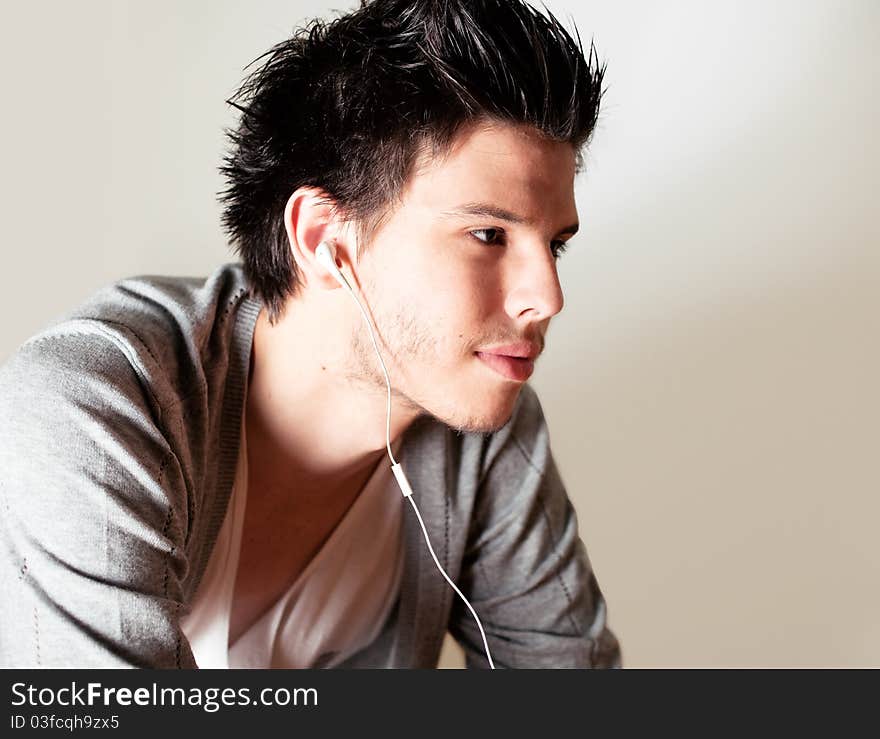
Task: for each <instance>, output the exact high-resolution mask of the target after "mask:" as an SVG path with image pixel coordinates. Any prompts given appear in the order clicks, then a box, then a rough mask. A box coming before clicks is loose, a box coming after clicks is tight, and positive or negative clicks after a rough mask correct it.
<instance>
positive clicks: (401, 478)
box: [339, 271, 495, 670]
mask: <svg viewBox="0 0 880 739" xmlns="http://www.w3.org/2000/svg"><path fill="white" fill-rule="evenodd" d="M339 276H340V277H341V278H342V280H341V284H342V285H343V287H345V289H346V290H347V291H348V294H349V295H351V297H352V298H354V301H355V303H357V306H358V308H360V311H361V315H362V316H363V317H364V323H366V324H367V330H368V331H369V333H370V339H371V341H372V342H373V349H375V350H376V356H377V357H379V364H380V365H382V372H383V373H384V375H385V384H386V386H387V388H388V406H387V413H386V417H385V444H386V446H387V448H388V456H389V457H390V458H391V469H392V470H393V472H394V476H395V478H397V483H398V485H400V489H401V492H403V496H404V497H405V498H408V499H409V502H410V504H411V505H412V507H413V510H414V511H415V512H416V517H417V518H418V519H419V525H420V526H421V527H422V533H423V534H424V536H425V543H426V544H427V545H428V551H429V552H430V553H431V557H432V558H433V560H434V564H435V565H437V569H438V570H440V574H441V575H443V577H444V578H445V579H446V582H448V583H449V585H450V586H451V587H452V589H453V590H454V591H455V592H456V593H458V595H459V597H460V598H461V599H462V600H463V601H464V604H465V605H466V606H467V607H468V609H469V610H470V612H471V614H472V615H473V617H474V620H475V621H476V622H477V627H478V628H479V629H480V636H482V637H483V648H484V649H485V650H486V658H487V659H488V660H489V667H490V668H491V669H493V670H494V669H495V663H494V662H493V661H492V653H491V652H490V651H489V643H488V641H487V640H486V632H485V631H483V624H482V623H481V622H480V617H479V616H477V612H476V611H475V610H474V608H473V606H472V605H471V604H470V602H468V599H467V598H465V596H464V593H462V592H461V590H459V589H458V587H457V586H456V584H455V583H454V582H452V580H451V578H450V577H449V575H447V574H446V570H444V569H443V567H442V566H441V565H440V562H439V560H438V559H437V555H436V554H435V553H434V547H432V546H431V539H430V538H429V537H428V530H427V528H425V522H424V521H423V520H422V515H421V514H420V513H419V509H418V506H417V505H416V502H415V500H414V499H413V496H412V488H411V487H410V485H409V481H408V480H407V479H406V475H405V474H404V472H403V468H402V467H401V466H400V464H399V463H398V462H397V460H396V459H394V455H393V454H392V453H391V380H390V379H389V377H388V368H387V367H386V366H385V361H384V360H383V359H382V352H380V351H379V342H377V341H376V336H375V334H374V333H373V325H372V321H370V317H369V315H368V314H367V311H366V310H365V309H364V306H363V304H362V303H361V301H360V299H359V298H358V296H357V295H355V292H354V290H353V289H352V287H351V285H350V284H349V283H348V280H347V279H345V275H343V274H342V272H341V271H340V272H339Z"/></svg>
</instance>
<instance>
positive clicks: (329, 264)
mask: <svg viewBox="0 0 880 739" xmlns="http://www.w3.org/2000/svg"><path fill="white" fill-rule="evenodd" d="M315 259H317V260H318V264H320V265H321V266H322V267H323V268H324V269H326V270H327V271H328V272H329V273H330V274H331V275H333V276H334V277H335V278H336V281H337V282H338V283H339V284H340V285H342V287H345V288H348V289H349V290H350V289H351V287H350V286H349V284H348V280H346V279H345V276H344V275H343V274H342V272H340V271H339V267H337V266H336V249H334V247H333V245H332V243H331V242H330V241H322V242H321V243H320V244H318V248H317V249H315Z"/></svg>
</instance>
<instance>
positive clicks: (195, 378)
mask: <svg viewBox="0 0 880 739" xmlns="http://www.w3.org/2000/svg"><path fill="white" fill-rule="evenodd" d="M246 293H247V286H246V280H245V278H244V275H243V273H242V270H241V266H240V265H238V264H226V265H223V266H221V267H219V268H218V269H216V270H215V271H214V272H213V273H212V274H211V275H210V276H209V277H207V278H204V277H202V278H198V277H171V276H161V275H142V276H136V277H129V278H126V279H123V280H120V281H118V282H115V283H113V284H111V285H108V286H106V287H104V288H102V289H100V290H98V291H97V292H95V293H94V294H93V295H91V296H90V297H89V298H88V299H87V300H86V301H84V302H83V303H82V304H80V305H79V306H77V307H76V308H74V309H73V310H71V311H69V312H68V313H66V314H64V315H63V316H61V317H60V318H58V319H56V320H55V321H53V322H52V323H51V324H50V325H49V326H48V327H46V328H45V329H43V330H42V331H40V332H39V333H37V334H35V335H34V336H32V337H31V338H29V339H28V340H27V341H25V342H24V343H23V344H22V345H21V346H20V347H19V348H18V349H17V350H16V351H15V352H14V353H13V355H12V356H11V357H10V358H9V359H8V360H7V361H6V362H5V363H4V364H3V366H0V385H3V384H6V385H8V384H9V382H10V381H13V382H14V384H15V385H16V386H17V387H19V388H21V386H22V378H26V377H28V376H30V375H33V374H45V375H46V376H47V377H51V378H53V379H54V380H55V381H56V383H57V382H63V380H64V378H65V376H71V377H73V376H83V375H90V376H91V377H92V378H93V379H95V380H99V379H105V380H107V381H109V382H114V383H120V382H122V381H124V380H125V377H126V375H127V374H130V373H132V372H133V373H134V374H135V375H137V376H138V379H139V380H140V383H141V384H143V385H148V386H156V385H161V384H162V383H163V381H164V383H166V384H168V385H170V386H171V387H174V388H177V392H180V393H188V392H192V391H194V390H197V389H198V388H199V387H200V386H201V385H202V384H204V379H203V375H204V371H203V367H202V364H203V362H204V361H205V357H206V356H211V355H212V352H211V351H210V345H211V343H212V342H214V343H220V344H222V335H223V334H228V333H229V331H226V328H227V326H226V324H228V320H227V319H228V318H229V315H230V313H231V311H232V308H233V307H234V306H235V305H236V304H237V303H238V302H239V301H240V300H241V299H242V297H243V296H244V295H245V294H246ZM229 328H230V330H231V327H229ZM218 334H219V335H221V336H220V337H218ZM220 354H221V355H222V352H221V353H220ZM159 391H160V392H161V389H160V390H159Z"/></svg>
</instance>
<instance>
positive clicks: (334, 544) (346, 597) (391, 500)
mask: <svg viewBox="0 0 880 739" xmlns="http://www.w3.org/2000/svg"><path fill="white" fill-rule="evenodd" d="M247 481H248V473H247V446H246V437H245V428H244V423H243V422H242V433H241V445H240V448H239V455H238V462H237V466H236V472H235V481H234V483H233V488H232V492H231V494H230V500H229V505H228V507H227V510H226V518H225V519H224V521H223V526H222V528H221V529H220V532H219V534H218V536H217V541H216V543H215V545H214V549H213V551H212V552H211V556H210V559H209V561H208V564H207V567H206V569H205V573H204V576H203V577H202V581H201V582H200V583H199V587H198V590H197V591H196V594H195V598H194V599H193V602H192V604H191V610H190V612H189V613H188V614H187V615H186V616H185V617H184V618H183V619H182V624H181V625H182V628H183V632H184V634H186V637H187V639H188V640H189V642H190V645H191V647H192V651H193V655H194V656H195V660H196V664H197V665H198V666H199V667H200V668H227V667H253V668H284V667H288V668H309V667H333V666H334V665H336V664H338V663H340V662H342V661H344V660H345V659H347V658H348V657H349V656H350V655H352V654H354V653H355V652H357V651H358V650H360V649H362V648H363V647H365V646H366V645H368V644H370V643H371V642H372V641H373V640H374V639H375V638H376V637H377V636H378V634H379V632H380V631H381V629H382V626H383V625H384V623H385V620H386V619H387V617H388V614H389V612H390V611H391V607H392V605H393V604H394V602H395V600H396V599H397V595H398V592H399V588H400V579H401V575H402V571H403V505H402V503H403V498H402V496H401V494H400V491H399V490H398V489H397V487H396V485H395V483H394V478H393V475H392V474H391V464H390V462H388V463H386V462H385V461H382V462H380V463H379V465H378V466H377V468H376V470H375V472H374V473H373V475H372V476H371V477H370V479H369V480H368V481H367V483H366V485H365V486H364V489H363V490H362V491H361V493H360V495H358V497H357V499H356V500H355V502H354V503H353V504H352V505H351V507H350V508H349V510H348V511H347V512H346V514H345V516H344V517H343V518H342V520H341V521H340V522H339V524H338V525H337V526H336V528H335V529H334V530H333V532H332V533H331V534H330V536H329V538H328V539H327V540H326V541H325V542H324V545H323V546H322V547H321V549H320V551H319V552H318V553H317V554H316V555H315V556H314V558H313V559H312V561H311V562H309V563H308V565H306V567H305V569H304V570H303V571H302V573H301V574H300V576H299V577H298V578H297V580H296V581H295V582H294V583H292V584H291V585H290V587H289V588H288V589H287V591H286V592H285V593H284V594H283V595H282V596H281V597H280V598H279V599H278V600H277V601H276V602H275V604H274V605H272V606H270V607H269V608H268V609H267V610H266V611H265V612H264V613H263V614H262V615H261V616H259V617H258V618H257V620H256V621H255V622H254V623H253V624H251V625H250V626H249V627H248V628H247V630H245V631H244V632H243V633H242V634H241V636H239V637H238V639H237V640H236V641H235V642H234V643H232V644H229V617H230V612H231V609H232V596H233V591H234V587H235V579H236V575H237V572H238V557H239V551H240V547H241V533H242V527H243V525H244V514H245V508H246V505H247Z"/></svg>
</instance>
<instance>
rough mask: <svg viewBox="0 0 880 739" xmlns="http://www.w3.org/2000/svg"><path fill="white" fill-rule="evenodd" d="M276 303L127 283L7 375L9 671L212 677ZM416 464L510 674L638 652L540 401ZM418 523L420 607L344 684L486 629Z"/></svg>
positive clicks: (412, 449) (474, 642)
mask: <svg viewBox="0 0 880 739" xmlns="http://www.w3.org/2000/svg"><path fill="white" fill-rule="evenodd" d="M260 308H261V303H260V302H259V300H258V299H257V298H255V297H254V296H252V295H251V294H250V292H249V290H248V287H247V283H246V280H245V277H244V275H243V272H242V269H241V266H240V265H238V264H228V265H224V266H222V267H220V268H218V269H217V270H216V271H215V272H214V273H213V274H212V275H211V276H210V277H209V278H208V279H207V280H205V279H195V278H171V277H138V278H132V279H127V280H123V281H121V282H119V283H117V284H114V285H111V286H109V287H107V288H105V289H103V290H101V291H99V292H98V293H96V294H95V295H94V296H93V297H92V298H91V299H89V300H88V301H87V302H86V303H85V304H84V305H82V306H80V307H79V308H78V309H76V310H75V311H73V312H71V313H70V314H68V315H67V316H65V317H64V318H63V319H61V320H59V321H56V322H55V323H54V324H53V325H52V326H51V327H49V328H48V329H46V330H45V331H43V332H41V333H40V334H38V335H37V336H35V337H33V338H31V339H30V340H28V341H27V342H25V343H24V344H23V345H22V346H21V347H20V348H19V349H18V350H17V352H16V353H15V354H14V355H13V356H12V357H11V358H10V359H9V360H8V361H7V362H6V363H5V364H4V365H3V366H2V367H0V429H2V438H0V512H2V515H0V594H2V600H0V666H2V667H30V666H43V667H123V666H136V667H160V668H166V667H195V666H196V664H195V661H194V659H193V655H192V651H191V650H190V647H189V644H188V643H187V641H186V637H185V636H184V635H183V634H182V632H181V628H180V618H181V615H182V614H184V613H185V612H186V610H187V604H188V603H190V602H191V600H192V598H193V596H194V594H195V591H196V587H197V586H198V584H199V580H200V578H201V577H202V574H203V572H204V569H205V566H206V564H207V561H208V558H209V555H210V553H211V550H212V548H213V546H214V542H215V540H216V537H217V533H218V530H219V528H220V525H221V523H222V521H223V518H224V515H225V513H226V507H227V503H228V500H229V495H230V491H231V488H232V482H233V475H234V472H235V464H236V460H237V453H238V444H239V433H240V423H241V417H242V409H243V403H244V400H245V397H246V388H247V381H248V370H249V366H250V352H251V341H252V338H253V330H254V325H255V321H256V318H257V314H258V313H259V311H260ZM404 449H405V456H404V467H405V469H406V473H407V476H408V477H409V480H410V482H411V483H412V486H413V488H414V490H415V498H416V502H417V503H418V505H419V509H420V511H421V512H422V516H423V517H424V519H425V525H426V526H427V528H428V531H429V532H430V534H431V541H432V544H433V546H434V549H435V551H436V553H437V557H438V559H439V560H440V561H441V563H442V564H443V566H444V568H445V569H446V570H447V572H448V573H449V576H450V577H451V578H452V579H453V580H454V581H455V582H456V583H457V584H458V585H459V587H460V588H461V589H462V591H463V592H464V593H465V594H466V595H468V597H469V599H470V600H471V602H472V604H473V606H474V608H475V609H476V611H477V613H478V614H480V617H481V620H482V621H483V625H484V628H485V629H486V635H487V638H488V640H489V646H490V649H491V650H492V656H493V659H494V660H495V662H496V665H497V666H504V667H588V666H615V665H617V664H619V660H620V653H619V649H618V645H617V641H616V639H615V638H614V636H613V635H612V633H611V632H610V631H609V630H608V629H607V627H606V624H605V604H604V601H603V599H602V595H601V593H600V591H599V588H598V586H597V584H596V580H595V578H594V576H593V573H592V571H591V568H590V564H589V561H588V559H587V555H586V552H585V550H584V546H583V544H582V543H581V540H580V539H579V537H578V533H577V523H576V519H575V513H574V510H573V509H572V506H571V503H570V502H569V499H568V497H567V495H566V493H565V489H564V487H563V485H562V482H561V480H560V478H559V474H558V472H557V470H556V466H555V464H554V462H553V458H552V456H551V453H550V448H549V443H548V435H547V428H546V426H545V423H544V418H543V415H542V412H541V407H540V405H539V403H538V400H537V397H536V396H535V394H534V391H533V390H532V389H531V388H530V387H528V386H525V387H524V388H523V390H522V392H521V394H520V398H519V401H518V403H517V407H516V410H515V413H514V416H513V417H512V418H511V420H510V421H509V423H508V424H507V425H506V426H505V427H504V428H503V429H501V430H500V431H498V432H496V433H494V434H461V433H458V432H456V431H453V430H452V429H450V428H448V427H446V426H444V425H442V424H441V423H439V422H437V421H436V420H432V419H427V418H424V419H421V420H419V421H417V422H416V423H415V424H413V425H412V426H411V427H410V428H409V429H408V430H407V432H406V434H405V436H404ZM401 505H405V513H404V517H405V518H404V520H405V532H404V537H405V551H406V554H405V562H404V573H403V580H402V583H401V592H400V596H399V598H398V600H397V603H396V604H395V606H394V608H393V609H392V612H391V615H390V616H389V619H388V621H387V623H386V624H385V627H384V629H383V630H382V632H381V633H380V635H379V636H378V637H377V638H376V640H375V641H374V642H373V643H372V644H370V645H369V646H368V647H366V648H365V649H363V650H362V651H360V652H358V653H356V654H355V655H353V656H352V657H351V658H349V660H347V661H346V662H345V663H343V665H342V666H343V667H404V668H413V667H434V666H436V664H437V659H438V656H439V653H440V648H441V644H442V641H443V637H444V634H445V632H446V631H447V629H448V630H449V631H450V633H452V635H453V636H454V637H455V638H456V639H457V641H458V642H459V643H460V644H461V645H462V647H463V648H464V650H465V655H466V660H467V664H468V666H469V667H485V666H487V663H486V657H485V654H484V652H483V649H482V641H481V639H480V635H479V631H478V630H477V627H476V624H475V622H474V621H473V617H472V616H471V615H470V613H469V612H468V611H467V609H466V608H465V607H464V605H463V603H461V601H460V599H458V598H457V596H455V594H454V593H453V591H452V590H451V588H450V587H449V586H448V585H447V583H446V582H445V581H444V580H443V579H442V577H441V576H440V573H439V572H438V571H437V570H436V568H435V566H434V563H433V561H432V560H431V557H430V554H429V552H428V551H427V547H426V546H425V542H424V539H423V538H422V534H421V530H420V528H419V526H418V522H417V520H416V518H415V514H414V512H413V511H412V510H411V507H410V506H409V505H407V504H406V501H405V499H404V498H403V497H401Z"/></svg>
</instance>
